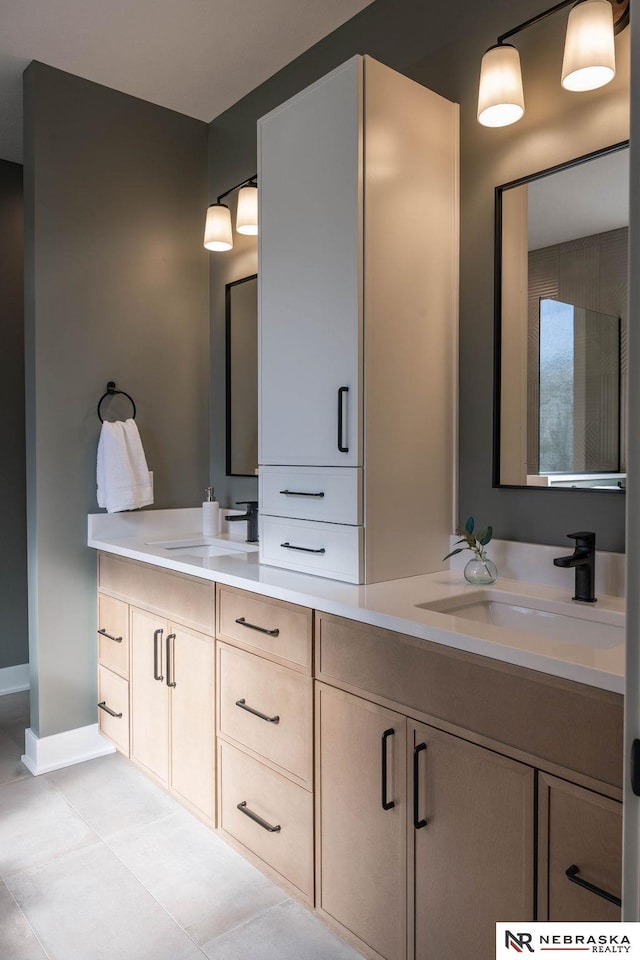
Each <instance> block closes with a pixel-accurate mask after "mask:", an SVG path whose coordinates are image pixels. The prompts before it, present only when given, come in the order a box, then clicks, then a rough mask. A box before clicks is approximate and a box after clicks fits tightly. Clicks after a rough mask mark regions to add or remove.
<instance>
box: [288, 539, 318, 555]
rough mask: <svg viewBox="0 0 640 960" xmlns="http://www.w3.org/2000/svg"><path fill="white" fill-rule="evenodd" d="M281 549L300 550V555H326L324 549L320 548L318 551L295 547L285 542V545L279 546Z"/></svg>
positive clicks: (310, 548)
mask: <svg viewBox="0 0 640 960" xmlns="http://www.w3.org/2000/svg"><path fill="white" fill-rule="evenodd" d="M280 546H281V547H286V549H287V550H300V551H301V553H326V552H327V551H326V550H325V548H324V547H320V548H319V549H318V550H314V549H313V547H296V546H294V545H293V544H292V543H289V541H288V540H287V541H286V542H285V543H281V544H280Z"/></svg>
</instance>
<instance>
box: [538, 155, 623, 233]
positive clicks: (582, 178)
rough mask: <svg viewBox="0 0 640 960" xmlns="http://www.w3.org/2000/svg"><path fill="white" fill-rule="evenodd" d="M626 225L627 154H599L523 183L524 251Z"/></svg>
mask: <svg viewBox="0 0 640 960" xmlns="http://www.w3.org/2000/svg"><path fill="white" fill-rule="evenodd" d="M628 225H629V151H628V150H619V151H618V152H617V153H609V154H605V155H604V156H602V157H597V158H596V159H594V160H590V161H589V162H588V163H581V164H578V165H577V166H575V167H569V168H568V169H566V170H560V171H559V172H558V173H554V174H551V175H549V176H548V177H542V178H541V179H540V180H534V181H533V182H532V183H530V184H529V188H528V227H529V250H540V249H541V248H542V247H550V246H551V245H552V244H555V243H565V242H566V241H567V240H576V239H578V238H579V237H591V236H594V235H595V234H596V233H605V232H606V231H607V230H616V229H617V228H618V227H626V226H628Z"/></svg>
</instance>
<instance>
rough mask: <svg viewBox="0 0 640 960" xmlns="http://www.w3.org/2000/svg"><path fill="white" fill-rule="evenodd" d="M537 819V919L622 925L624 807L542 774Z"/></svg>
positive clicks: (614, 801)
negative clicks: (613, 899)
mask: <svg viewBox="0 0 640 960" xmlns="http://www.w3.org/2000/svg"><path fill="white" fill-rule="evenodd" d="M539 817H540V824H539V840H538V844H539V869H538V878H539V880H538V919H539V920H557V921H566V922H574V921H584V920H586V921H589V920H604V921H617V920H620V906H619V905H618V904H615V903H612V902H611V900H609V899H606V898H605V897H604V896H603V894H607V895H609V896H613V897H617V898H618V899H619V898H620V896H621V893H620V890H621V885H622V804H621V803H618V802H617V801H616V800H610V799H609V798H608V797H603V796H601V795H600V794H598V793H593V792H592V791H591V790H585V789H584V788H583V787H577V786H576V785H575V784H573V783H568V782H567V781H566V780H559V779H558V778H557V777H550V776H547V774H540V784H539ZM571 867H573V868H575V867H577V868H578V869H577V872H575V873H574V872H573V871H572V875H573V877H574V879H575V880H578V881H582V882H586V883H587V884H588V885H589V886H588V887H584V886H582V885H581V884H580V883H576V882H572V880H571V879H570V878H569V877H568V876H567V870H568V869H569V868H571ZM594 887H595V889H593V888H594Z"/></svg>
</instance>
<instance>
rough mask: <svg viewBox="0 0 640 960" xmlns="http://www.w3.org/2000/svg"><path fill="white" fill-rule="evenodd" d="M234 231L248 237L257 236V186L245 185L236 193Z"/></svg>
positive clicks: (254, 184)
mask: <svg viewBox="0 0 640 960" xmlns="http://www.w3.org/2000/svg"><path fill="white" fill-rule="evenodd" d="M236 230H237V231H238V233H243V234H245V236H248V237H256V236H257V235H258V185H257V183H250V184H247V186H246V187H241V189H240V192H239V193H238V206H237V209H236Z"/></svg>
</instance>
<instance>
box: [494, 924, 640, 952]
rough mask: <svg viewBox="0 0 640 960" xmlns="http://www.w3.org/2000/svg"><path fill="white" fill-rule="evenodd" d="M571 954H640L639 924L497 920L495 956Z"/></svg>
mask: <svg viewBox="0 0 640 960" xmlns="http://www.w3.org/2000/svg"><path fill="white" fill-rule="evenodd" d="M518 953H519V954H521V955H524V956H525V957H528V956H530V955H531V954H532V953H537V954H542V953H544V955H545V958H549V960H551V958H553V957H564V958H565V960H566V957H567V954H569V953H581V954H583V955H584V954H585V953H592V954H593V953H595V954H608V955H609V956H612V955H618V956H629V957H640V924H638V923H497V924H496V958H497V960H499V958H501V957H511V958H512V960H513V958H514V957H515V955H516V954H518Z"/></svg>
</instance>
